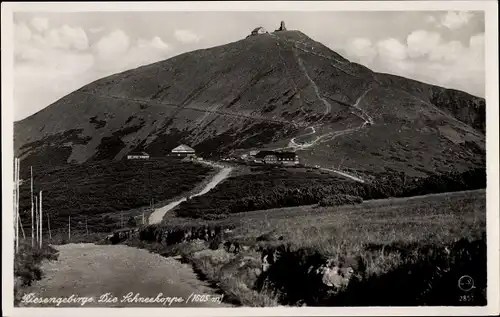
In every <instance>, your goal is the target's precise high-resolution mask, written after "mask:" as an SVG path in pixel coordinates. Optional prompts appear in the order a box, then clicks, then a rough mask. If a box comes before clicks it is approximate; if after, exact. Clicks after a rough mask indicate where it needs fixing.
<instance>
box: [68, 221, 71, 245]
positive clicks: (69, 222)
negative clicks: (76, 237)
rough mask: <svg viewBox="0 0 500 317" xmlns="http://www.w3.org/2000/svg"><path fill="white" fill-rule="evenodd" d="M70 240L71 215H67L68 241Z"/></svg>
mask: <svg viewBox="0 0 500 317" xmlns="http://www.w3.org/2000/svg"><path fill="white" fill-rule="evenodd" d="M70 241H71V216H68V242H70Z"/></svg>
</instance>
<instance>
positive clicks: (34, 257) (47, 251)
mask: <svg viewBox="0 0 500 317" xmlns="http://www.w3.org/2000/svg"><path fill="white" fill-rule="evenodd" d="M57 258H58V254H57V250H56V249H54V248H52V247H51V246H49V245H46V244H43V245H42V248H38V247H31V243H30V242H28V241H24V240H23V241H20V243H19V251H18V252H17V253H16V254H15V256H14V305H17V304H18V303H19V302H20V301H21V298H22V296H23V291H24V289H25V288H26V287H29V286H31V285H32V284H33V283H34V282H36V281H39V280H41V279H42V277H43V272H42V270H41V264H42V262H43V261H44V260H50V261H55V260H57Z"/></svg>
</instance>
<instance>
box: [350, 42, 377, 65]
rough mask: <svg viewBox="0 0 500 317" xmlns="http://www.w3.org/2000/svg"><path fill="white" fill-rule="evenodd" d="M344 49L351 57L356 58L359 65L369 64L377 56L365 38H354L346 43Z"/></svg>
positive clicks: (370, 43)
mask: <svg viewBox="0 0 500 317" xmlns="http://www.w3.org/2000/svg"><path fill="white" fill-rule="evenodd" d="M346 49H347V51H348V52H350V55H351V56H353V55H354V56H356V58H357V60H358V61H360V62H361V63H371V62H372V61H373V59H374V58H375V57H376V56H377V50H376V49H375V48H374V47H373V44H372V42H371V41H370V40H369V39H367V38H355V39H353V40H350V41H349V42H348V43H347V46H346Z"/></svg>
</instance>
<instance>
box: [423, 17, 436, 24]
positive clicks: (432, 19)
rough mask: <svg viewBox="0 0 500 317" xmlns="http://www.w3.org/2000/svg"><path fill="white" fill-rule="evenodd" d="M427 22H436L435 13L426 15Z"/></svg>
mask: <svg viewBox="0 0 500 317" xmlns="http://www.w3.org/2000/svg"><path fill="white" fill-rule="evenodd" d="M425 22H426V23H436V22H437V19H436V17H435V16H433V15H428V16H426V17H425Z"/></svg>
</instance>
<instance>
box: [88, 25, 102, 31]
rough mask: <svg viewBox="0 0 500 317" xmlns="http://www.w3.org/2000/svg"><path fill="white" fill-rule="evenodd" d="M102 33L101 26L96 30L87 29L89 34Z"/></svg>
mask: <svg viewBox="0 0 500 317" xmlns="http://www.w3.org/2000/svg"><path fill="white" fill-rule="evenodd" d="M102 31H104V27H103V26H101V27H97V28H90V29H89V32H90V33H100V32H102Z"/></svg>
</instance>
